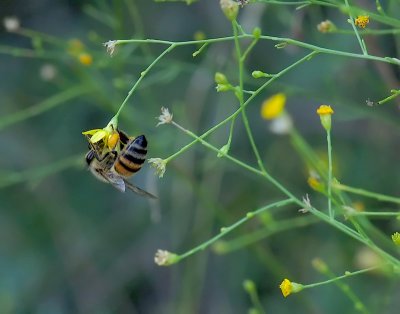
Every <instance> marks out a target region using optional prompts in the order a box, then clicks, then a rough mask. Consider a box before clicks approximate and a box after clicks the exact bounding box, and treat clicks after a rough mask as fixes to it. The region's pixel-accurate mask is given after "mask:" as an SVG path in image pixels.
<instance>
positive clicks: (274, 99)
mask: <svg viewBox="0 0 400 314" xmlns="http://www.w3.org/2000/svg"><path fill="white" fill-rule="evenodd" d="M285 104H286V95H285V94H283V93H278V94H275V95H272V96H271V97H269V98H268V99H266V100H264V102H263V103H262V105H261V117H262V118H263V119H265V120H272V119H275V118H277V117H279V116H280V115H281V114H282V113H283V110H284V108H285Z"/></svg>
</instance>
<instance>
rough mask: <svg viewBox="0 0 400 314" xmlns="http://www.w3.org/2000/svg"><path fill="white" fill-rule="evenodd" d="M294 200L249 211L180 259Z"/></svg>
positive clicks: (180, 257)
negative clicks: (267, 211)
mask: <svg viewBox="0 0 400 314" xmlns="http://www.w3.org/2000/svg"><path fill="white" fill-rule="evenodd" d="M292 202H293V200H292V199H286V200H282V201H279V202H275V203H272V204H270V205H267V206H263V207H261V208H259V209H257V210H255V211H252V212H248V213H247V214H246V216H245V217H243V218H242V219H240V220H238V221H237V222H235V223H234V224H232V225H230V226H229V227H225V228H222V229H221V232H220V233H219V234H218V235H216V236H214V237H213V238H211V239H210V240H208V241H206V242H204V243H202V244H200V245H198V246H196V247H195V248H193V249H191V250H189V251H187V252H185V253H183V254H181V255H179V257H178V259H179V261H181V260H183V259H185V258H187V257H189V256H190V255H193V254H195V253H197V252H198V251H202V250H204V249H206V248H207V247H208V246H210V245H211V244H213V243H214V242H215V241H217V240H218V239H220V238H222V237H223V236H225V235H226V234H228V233H229V232H231V231H232V230H234V229H236V228H237V227H239V226H240V225H242V224H243V223H245V222H246V221H248V220H250V219H251V218H253V217H254V216H256V215H259V214H261V213H263V212H265V211H266V210H269V209H271V208H275V207H282V206H285V205H288V204H290V203H292Z"/></svg>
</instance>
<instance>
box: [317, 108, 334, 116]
mask: <svg viewBox="0 0 400 314" xmlns="http://www.w3.org/2000/svg"><path fill="white" fill-rule="evenodd" d="M317 113H318V114H319V115H320V116H322V115H327V114H329V115H331V114H333V113H334V111H333V109H332V108H331V106H327V105H321V106H319V108H318V109H317Z"/></svg>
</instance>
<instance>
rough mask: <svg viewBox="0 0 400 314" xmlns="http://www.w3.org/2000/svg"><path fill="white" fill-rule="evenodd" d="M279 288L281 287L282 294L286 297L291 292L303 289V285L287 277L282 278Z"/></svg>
mask: <svg viewBox="0 0 400 314" xmlns="http://www.w3.org/2000/svg"><path fill="white" fill-rule="evenodd" d="M279 288H280V289H281V291H282V294H283V296H284V297H285V298H286V297H287V296H288V295H290V294H291V293H296V292H300V291H301V290H303V288H304V286H303V285H302V284H300V283H296V282H291V281H290V280H289V279H284V280H283V281H282V283H281V284H280V286H279Z"/></svg>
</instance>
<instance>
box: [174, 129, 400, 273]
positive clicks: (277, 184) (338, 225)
mask: <svg viewBox="0 0 400 314" xmlns="http://www.w3.org/2000/svg"><path fill="white" fill-rule="evenodd" d="M171 123H172V124H173V125H174V126H175V127H177V128H178V129H180V130H181V131H183V132H184V133H186V134H188V135H189V136H191V137H194V138H195V139H196V141H199V142H200V143H202V144H203V145H204V146H206V147H208V148H209V149H211V150H213V151H215V152H216V153H220V154H223V157H225V158H227V159H229V160H231V161H232V162H234V163H236V164H237V165H239V166H241V167H243V168H245V169H247V170H249V171H250V172H253V173H255V174H257V175H259V176H262V177H264V178H265V179H267V180H268V181H269V182H270V183H271V184H272V185H274V186H275V187H276V188H277V189H279V190H280V191H281V192H282V193H284V194H285V195H287V196H288V197H289V198H290V199H291V200H292V201H293V202H294V203H296V204H297V205H299V206H301V207H306V208H307V210H308V211H309V212H310V213H312V214H313V215H314V216H316V217H318V218H319V219H321V220H322V221H325V222H326V223H328V224H330V225H332V226H333V227H335V228H337V229H339V230H340V231H342V232H343V233H345V234H347V235H349V236H350V237H352V238H353V239H356V240H358V241H359V242H361V243H363V244H365V245H367V246H368V247H370V248H371V249H372V250H374V251H375V252H377V253H378V254H380V255H382V256H383V257H384V258H386V260H387V261H388V262H390V263H392V264H393V265H395V266H396V267H400V261H399V260H398V259H397V258H395V257H393V256H392V255H390V254H389V253H386V252H385V251H384V250H382V249H380V248H379V247H377V246H376V245H375V244H374V243H372V242H371V241H369V240H366V239H365V238H364V237H362V236H361V235H360V234H358V233H357V232H356V231H354V230H353V229H351V228H350V227H348V226H346V225H344V224H343V223H341V222H339V221H337V220H335V219H330V217H329V216H328V215H326V214H324V213H322V212H321V211H319V210H317V209H315V208H314V207H312V206H310V204H306V202H304V201H301V200H299V199H298V198H297V197H295V196H294V195H293V194H292V193H291V192H290V191H289V190H288V189H286V188H285V187H284V186H283V185H282V184H281V183H280V182H278V181H277V180H276V179H275V178H274V177H272V176H271V175H269V174H268V173H264V172H262V171H260V170H258V169H256V168H253V167H251V166H249V165H248V164H246V163H243V162H242V161H240V160H238V159H236V158H234V157H232V156H230V155H228V154H224V153H223V152H221V150H219V149H218V148H216V147H215V146H213V145H211V144H210V143H208V142H206V141H204V140H203V139H202V138H200V137H198V136H197V135H196V134H194V133H193V132H191V131H189V130H186V129H185V128H183V127H181V126H180V125H179V124H177V123H175V122H174V121H172V122H171ZM206 133H207V132H206ZM206 133H204V134H203V136H204V135H205V134H206Z"/></svg>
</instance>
